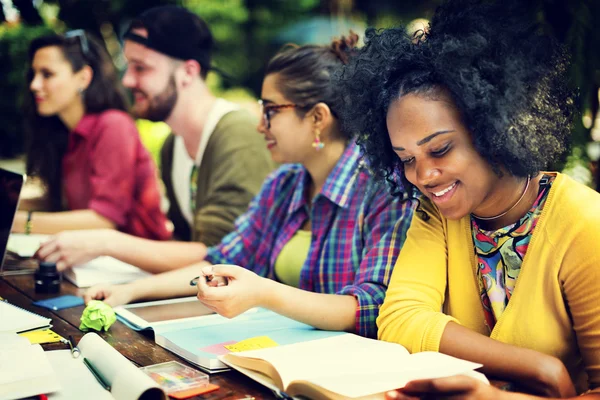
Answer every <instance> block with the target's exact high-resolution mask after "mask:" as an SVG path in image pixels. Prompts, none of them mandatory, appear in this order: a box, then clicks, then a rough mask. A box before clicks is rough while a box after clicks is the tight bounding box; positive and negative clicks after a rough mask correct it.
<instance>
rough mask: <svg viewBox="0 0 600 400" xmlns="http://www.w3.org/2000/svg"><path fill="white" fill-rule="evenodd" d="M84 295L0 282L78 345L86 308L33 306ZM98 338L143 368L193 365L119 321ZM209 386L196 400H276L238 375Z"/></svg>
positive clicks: (22, 281) (9, 296)
mask: <svg viewBox="0 0 600 400" xmlns="http://www.w3.org/2000/svg"><path fill="white" fill-rule="evenodd" d="M83 292H84V290H82V289H78V288H77V287H75V286H74V285H73V284H71V283H70V282H63V283H62V284H61V291H60V293H58V294H38V293H35V288H34V284H33V276H32V275H15V276H5V277H2V278H0V297H3V298H4V299H6V300H8V302H10V303H12V304H15V305H17V306H19V307H22V308H24V309H26V310H30V311H33V312H35V313H37V314H40V315H42V316H44V317H47V318H52V325H53V328H52V330H53V331H55V332H56V333H58V334H59V335H61V336H63V337H65V338H67V337H68V336H69V335H72V336H73V338H74V339H75V341H76V342H79V340H80V339H81V337H82V336H83V334H84V332H81V331H80V330H79V329H78V328H79V323H80V322H79V318H80V317H81V313H82V312H83V309H84V308H85V307H84V306H80V307H73V308H68V309H65V310H60V311H51V310H47V309H45V308H41V307H36V306H34V305H32V304H31V303H32V302H33V301H36V300H42V299H47V298H50V297H56V296H59V295H65V294H73V295H77V296H81V295H83ZM99 335H100V336H101V337H102V338H103V339H104V340H106V341H107V342H108V343H109V344H110V345H111V346H113V347H114V348H115V349H117V350H118V351H119V352H120V353H121V354H123V355H124V356H125V357H126V358H127V359H129V360H130V361H131V362H133V363H134V364H135V365H137V366H140V367H144V366H148V365H152V364H158V363H162V362H166V361H172V360H175V361H179V362H180V363H183V364H186V365H190V364H189V363H187V362H186V361H185V360H184V359H182V358H180V357H179V356H177V355H175V354H173V353H171V352H169V351H168V350H165V349H163V348H162V347H160V346H158V345H157V344H156V343H154V340H153V338H151V337H148V336H146V335H145V334H142V333H140V332H136V331H134V330H132V329H130V328H128V327H126V326H125V325H123V324H122V323H121V322H120V321H117V322H115V323H114V325H113V326H111V328H110V330H109V331H108V332H100V333H99ZM42 346H43V347H44V349H45V350H58V349H68V346H67V345H65V344H63V343H52V344H45V345H42ZM190 366H191V365H190ZM192 367H193V366H192ZM210 382H211V383H214V384H217V385H219V386H220V387H221V388H220V389H219V390H217V391H215V392H212V393H207V394H205V395H202V396H196V397H194V399H209V400H217V399H226V400H237V399H244V398H255V399H274V398H276V397H275V396H274V394H273V392H271V391H270V390H268V389H267V388H265V387H264V386H262V385H260V384H258V383H256V382H254V381H253V380H251V379H249V378H247V377H246V376H244V375H242V374H240V373H238V372H236V371H229V372H222V373H218V374H212V375H210Z"/></svg>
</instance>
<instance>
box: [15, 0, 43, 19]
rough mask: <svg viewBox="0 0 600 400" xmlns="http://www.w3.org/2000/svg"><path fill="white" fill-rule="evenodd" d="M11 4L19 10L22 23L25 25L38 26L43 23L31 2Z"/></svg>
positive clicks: (18, 1)
mask: <svg viewBox="0 0 600 400" xmlns="http://www.w3.org/2000/svg"><path fill="white" fill-rule="evenodd" d="M12 2H13V5H14V6H15V7H16V8H17V9H18V10H19V13H20V14H21V21H23V23H25V24H27V25H40V24H41V23H42V22H43V21H42V17H40V14H39V12H38V10H37V9H36V8H35V7H34V6H33V1H32V0H12Z"/></svg>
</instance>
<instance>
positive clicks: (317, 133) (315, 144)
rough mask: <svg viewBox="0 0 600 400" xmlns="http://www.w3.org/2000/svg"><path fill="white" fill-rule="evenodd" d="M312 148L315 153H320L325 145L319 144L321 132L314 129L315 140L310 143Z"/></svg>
mask: <svg viewBox="0 0 600 400" xmlns="http://www.w3.org/2000/svg"><path fill="white" fill-rule="evenodd" d="M312 147H313V148H314V149H315V150H316V151H320V150H321V149H322V148H323V147H325V143H323V142H321V131H320V130H319V129H318V128H315V140H314V141H313V142H312Z"/></svg>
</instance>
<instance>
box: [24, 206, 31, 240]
mask: <svg viewBox="0 0 600 400" xmlns="http://www.w3.org/2000/svg"><path fill="white" fill-rule="evenodd" d="M32 214H33V212H31V211H27V221H25V234H26V235H29V234H30V233H31V227H32V226H33V223H32V222H31V215H32Z"/></svg>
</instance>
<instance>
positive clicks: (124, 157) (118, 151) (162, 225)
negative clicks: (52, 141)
mask: <svg viewBox="0 0 600 400" xmlns="http://www.w3.org/2000/svg"><path fill="white" fill-rule="evenodd" d="M62 177H63V193H64V196H65V199H66V201H67V206H68V209H69V210H85V209H89V210H94V211H96V212H97V213H98V214H100V215H102V216H104V217H106V218H108V219H110V220H111V221H113V222H114V223H115V225H117V227H118V229H119V230H121V231H123V232H126V233H129V234H132V235H135V236H140V237H144V238H148V239H158V240H166V239H169V238H170V237H171V232H170V231H169V230H168V228H167V218H166V216H165V215H164V214H163V212H162V211H161V210H160V194H159V190H158V179H157V172H156V166H155V165H154V162H153V161H152V159H151V158H150V155H149V154H148V151H147V150H146V149H145V148H144V146H143V145H142V142H141V141H140V137H139V134H138V131H137V128H136V126H135V123H134V121H133V119H132V118H131V117H130V116H129V115H128V114H127V113H125V112H123V111H119V110H108V111H104V112H102V113H100V114H86V115H84V117H83V118H82V119H81V121H79V123H78V124H77V126H76V127H75V129H74V130H73V132H71V133H70V135H69V143H68V145H67V151H66V153H65V156H64V157H63V160H62Z"/></svg>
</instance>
